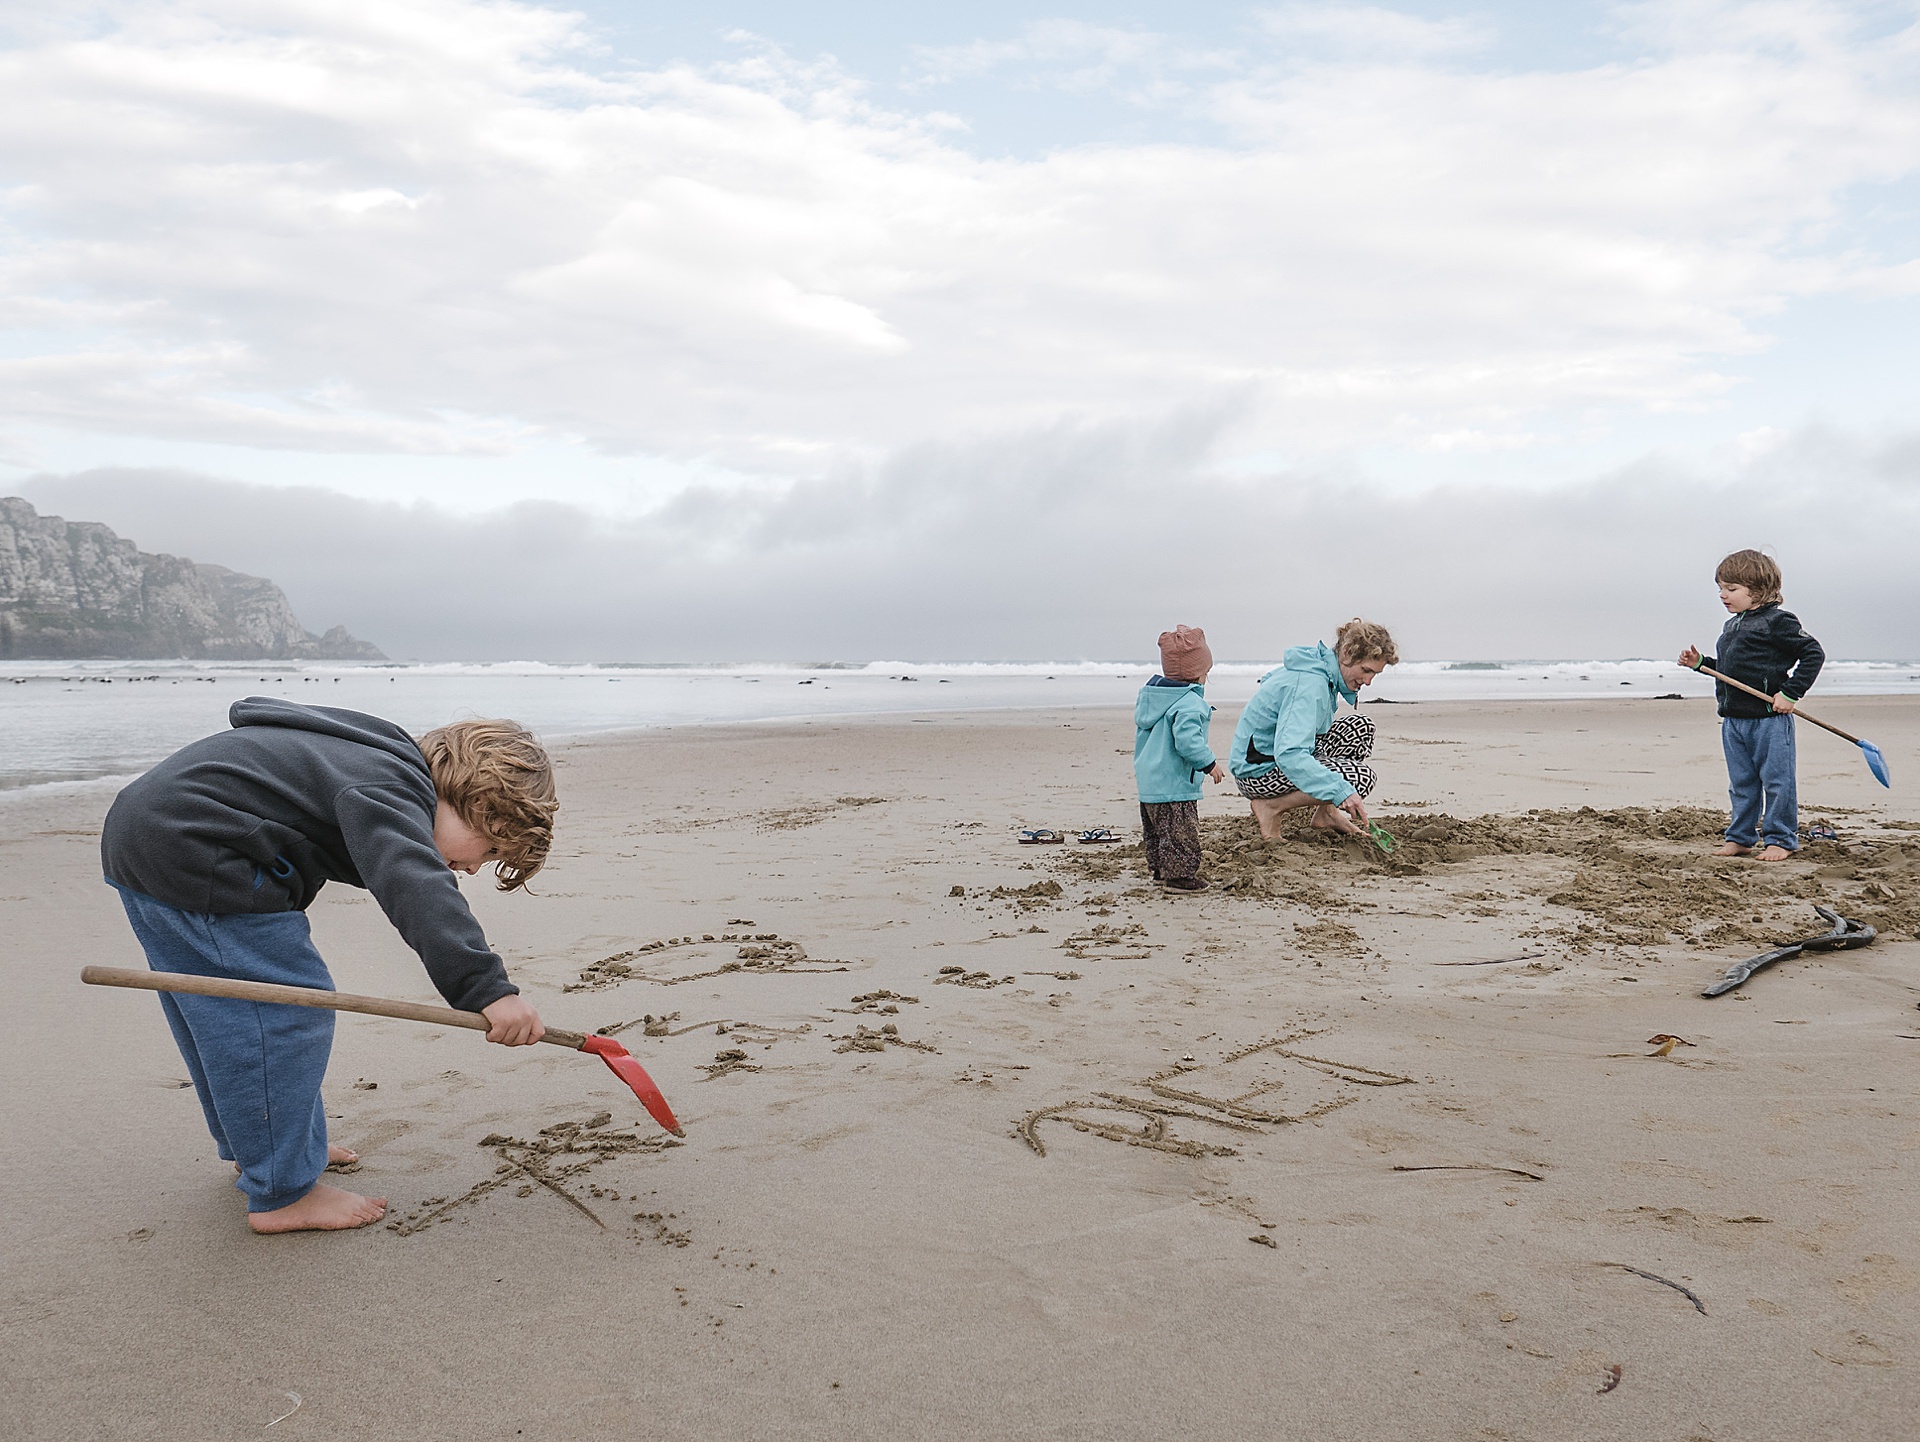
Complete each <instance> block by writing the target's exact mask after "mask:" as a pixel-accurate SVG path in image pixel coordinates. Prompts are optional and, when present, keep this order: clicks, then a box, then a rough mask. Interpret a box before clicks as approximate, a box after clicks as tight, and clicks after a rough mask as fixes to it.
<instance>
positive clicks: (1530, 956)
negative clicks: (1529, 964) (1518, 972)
mask: <svg viewBox="0 0 1920 1442" xmlns="http://www.w3.org/2000/svg"><path fill="white" fill-rule="evenodd" d="M1545 955H1546V953H1545V952H1544V951H1530V952H1528V953H1527V954H1526V955H1525V956H1503V957H1501V958H1500V959H1499V960H1497V961H1436V962H1435V963H1434V965H1435V966H1511V965H1513V963H1514V962H1516V961H1538V960H1540V958H1541V957H1543V956H1545Z"/></svg>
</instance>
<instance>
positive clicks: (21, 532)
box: [0, 496, 386, 661]
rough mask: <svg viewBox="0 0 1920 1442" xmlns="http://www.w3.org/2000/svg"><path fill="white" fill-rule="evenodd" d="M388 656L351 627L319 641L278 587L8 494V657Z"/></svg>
mask: <svg viewBox="0 0 1920 1442" xmlns="http://www.w3.org/2000/svg"><path fill="white" fill-rule="evenodd" d="M174 656H177V657H185V658H187V659H190V660H234V661H269V660H272V661H292V660H308V661H384V660H385V659H386V657H385V656H384V655H383V654H381V652H380V650H379V648H378V647H376V646H373V645H371V644H369V643H368V642H365V641H357V640H355V639H354V638H353V637H352V636H350V635H348V634H347V630H346V628H345V627H344V626H335V627H334V628H333V629H332V630H331V631H329V632H327V633H326V635H324V636H316V635H314V634H313V633H312V632H310V631H308V630H307V629H306V628H305V627H304V626H302V625H301V624H300V620H299V618H298V617H297V616H295V615H294V614H293V608H292V607H291V606H289V605H288V604H287V598H286V597H285V596H284V595H282V594H281V593H280V588H279V587H278V586H276V585H274V584H273V582H271V581H268V580H265V579H263V578H261V577H259V576H243V575H241V574H240V573H239V572H238V571H229V570H228V569H227V568H226V567H225V566H202V565H196V564H194V562H192V561H189V560H187V559H185V558H184V557H181V556H156V555H149V554H148V553H147V552H145V551H142V550H141V549H140V548H139V547H137V546H136V545H134V543H133V542H132V541H128V540H123V539H122V538H121V537H119V536H117V535H115V534H114V533H113V532H112V531H110V530H109V529H107V527H105V526H102V525H99V524H98V523H96V522H93V521H66V520H62V519H61V518H60V517H58V516H43V515H41V514H39V513H38V512H37V511H35V510H34V508H33V507H32V506H30V505H28V504H27V503H26V502H25V501H23V500H21V499H20V498H19V497H18V496H7V497H4V498H0V659H8V660H14V659H19V660H28V659H31V660H48V659H54V658H62V659H80V658H99V659H115V660H118V659H125V660H157V659H161V658H165V657H174Z"/></svg>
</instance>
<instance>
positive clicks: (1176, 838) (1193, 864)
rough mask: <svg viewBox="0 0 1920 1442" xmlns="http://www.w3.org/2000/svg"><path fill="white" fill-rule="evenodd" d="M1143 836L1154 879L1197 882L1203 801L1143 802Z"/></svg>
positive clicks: (1141, 832) (1150, 870) (1141, 822)
mask: <svg viewBox="0 0 1920 1442" xmlns="http://www.w3.org/2000/svg"><path fill="white" fill-rule="evenodd" d="M1140 839H1141V843H1142V845H1144V847H1145V848H1146V853H1147V870H1148V871H1149V872H1151V873H1152V874H1153V879H1154V880H1155V881H1195V880H1198V879H1199V876H1200V803H1199V802H1198V801H1142V802H1141V803H1140Z"/></svg>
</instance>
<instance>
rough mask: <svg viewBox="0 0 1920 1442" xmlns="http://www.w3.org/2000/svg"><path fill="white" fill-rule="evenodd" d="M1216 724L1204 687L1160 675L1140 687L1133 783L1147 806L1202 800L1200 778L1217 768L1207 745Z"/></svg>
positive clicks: (1135, 715)
mask: <svg viewBox="0 0 1920 1442" xmlns="http://www.w3.org/2000/svg"><path fill="white" fill-rule="evenodd" d="M1212 721H1213V707H1211V706H1209V705H1208V704H1207V702H1206V692H1205V690H1204V689H1203V688H1202V687H1200V686H1197V685H1186V686H1182V685H1180V684H1179V683H1177V682H1176V683H1174V684H1173V685H1171V686H1169V685H1168V684H1167V683H1166V681H1165V680H1164V679H1163V678H1161V677H1159V676H1156V677H1154V678H1153V680H1152V681H1149V682H1148V683H1147V684H1146V685H1144V686H1142V687H1141V688H1140V699H1139V700H1138V701H1136V702H1134V703H1133V779H1134V780H1135V781H1136V782H1137V783H1138V784H1139V787H1140V799H1141V800H1142V801H1143V802H1146V803H1148V804H1153V803H1157V802H1162V801H1198V800H1199V799H1200V792H1201V786H1200V774H1201V773H1202V772H1204V771H1211V770H1212V769H1213V766H1214V760H1213V748H1212V747H1211V746H1209V745H1208V744H1207V728H1208V726H1209V725H1211V724H1212Z"/></svg>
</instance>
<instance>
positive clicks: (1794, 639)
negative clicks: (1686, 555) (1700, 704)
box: [1680, 551, 1827, 861]
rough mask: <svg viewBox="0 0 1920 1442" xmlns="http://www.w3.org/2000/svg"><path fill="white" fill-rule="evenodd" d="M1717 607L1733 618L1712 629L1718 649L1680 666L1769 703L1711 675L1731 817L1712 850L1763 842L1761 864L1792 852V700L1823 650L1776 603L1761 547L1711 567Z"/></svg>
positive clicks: (1809, 684) (1743, 851) (1796, 824)
mask: <svg viewBox="0 0 1920 1442" xmlns="http://www.w3.org/2000/svg"><path fill="white" fill-rule="evenodd" d="M1713 579H1714V580H1715V581H1716V582H1718V583H1719V586H1720V604H1721V605H1723V606H1725V607H1726V608H1727V609H1728V610H1729V611H1731V612H1732V613H1733V619H1732V620H1730V621H1728V622H1727V624H1726V627H1725V628H1724V629H1723V630H1722V631H1721V632H1720V654H1719V655H1718V656H1717V657H1715V656H1705V657H1703V656H1702V655H1701V654H1700V652H1699V650H1698V648H1696V647H1693V646H1689V647H1687V649H1686V650H1684V651H1682V652H1681V653H1680V664H1681V665H1682V666H1689V667H1692V668H1694V669H1695V670H1698V669H1699V668H1700V667H1701V666H1703V665H1705V666H1711V667H1712V668H1713V669H1714V670H1716V671H1719V672H1721V673H1723V674H1725V675H1728V676H1731V677H1733V678H1734V679H1735V680H1736V681H1744V682H1746V683H1747V684H1748V685H1749V686H1752V687H1755V688H1757V689H1758V690H1761V691H1765V692H1766V693H1767V694H1768V695H1769V696H1771V697H1773V701H1772V704H1771V705H1769V704H1768V703H1767V702H1765V701H1761V700H1759V699H1757V698H1755V697H1752V696H1749V695H1747V694H1746V693H1745V692H1744V691H1736V690H1735V689H1734V688H1733V687H1731V686H1727V685H1724V684H1722V683H1721V682H1718V681H1716V682H1714V686H1713V690H1714V695H1715V697H1716V698H1717V699H1718V701H1719V703H1720V716H1721V721H1720V746H1721V749H1722V750H1723V751H1724V752H1725V753H1726V757H1727V783H1728V785H1727V790H1728V793H1729V795H1730V796H1731V798H1732V802H1733V817H1732V820H1731V821H1730V822H1729V824H1728V826H1727V839H1726V843H1725V844H1724V845H1723V846H1721V848H1720V849H1719V850H1718V851H1716V852H1714V855H1715V856H1747V855H1750V854H1751V853H1752V851H1753V849H1754V847H1755V846H1756V845H1758V844H1760V843H1761V842H1762V841H1764V842H1765V843H1766V849H1765V850H1764V851H1762V852H1761V853H1760V859H1761V860H1762V861H1784V860H1786V859H1787V858H1788V857H1789V856H1792V855H1793V853H1794V852H1796V851H1798V850H1799V849H1800V804H1799V795H1798V790H1797V779H1796V777H1795V774H1794V744H1793V705H1794V702H1796V701H1798V700H1799V699H1800V698H1801V697H1802V696H1805V695H1806V694H1807V692H1808V691H1810V690H1812V689H1813V683H1814V680H1815V679H1816V678H1817V677H1818V676H1819V675H1820V667H1821V666H1822V665H1823V664H1824V663H1825V662H1826V659H1827V657H1826V652H1824V651H1822V650H1821V649H1820V643H1819V642H1818V641H1816V640H1814V639H1813V637H1811V636H1809V635H1808V634H1807V633H1806V632H1805V631H1804V630H1802V629H1801V627H1800V618H1799V617H1798V616H1795V615H1794V614H1793V612H1791V611H1783V610H1782V609H1781V608H1780V567H1779V566H1778V565H1777V564H1776V563H1775V562H1774V559H1773V557H1771V556H1768V555H1765V554H1763V553H1762V552H1760V551H1735V552H1734V553H1733V554H1732V555H1731V556H1728V557H1727V558H1726V560H1724V561H1722V562H1721V563H1720V566H1719V568H1718V569H1717V570H1716V571H1715V572H1714V573H1713Z"/></svg>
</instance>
